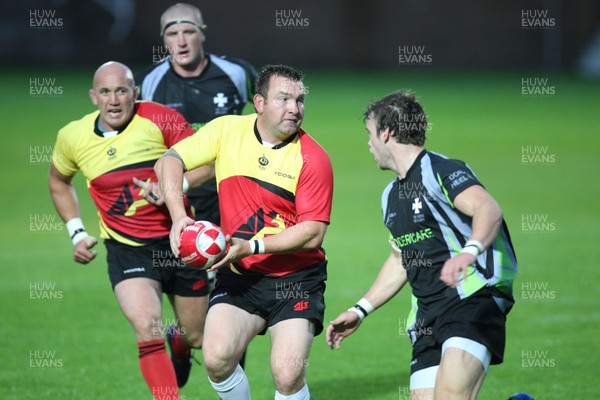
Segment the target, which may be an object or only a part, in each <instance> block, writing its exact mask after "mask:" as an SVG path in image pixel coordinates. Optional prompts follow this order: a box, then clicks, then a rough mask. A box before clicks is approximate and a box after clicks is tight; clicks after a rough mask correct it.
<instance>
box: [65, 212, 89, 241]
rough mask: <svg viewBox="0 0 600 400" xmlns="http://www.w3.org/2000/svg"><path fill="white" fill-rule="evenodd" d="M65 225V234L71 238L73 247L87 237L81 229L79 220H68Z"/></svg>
mask: <svg viewBox="0 0 600 400" xmlns="http://www.w3.org/2000/svg"><path fill="white" fill-rule="evenodd" d="M65 225H66V227H67V232H69V236H70V237H71V241H72V242H73V246H75V245H76V244H77V242H79V241H80V240H81V239H83V238H84V237H88V236H89V235H88V233H87V232H86V231H85V228H84V227H83V222H82V221H81V218H72V219H70V220H68V221H67V223H66V224H65Z"/></svg>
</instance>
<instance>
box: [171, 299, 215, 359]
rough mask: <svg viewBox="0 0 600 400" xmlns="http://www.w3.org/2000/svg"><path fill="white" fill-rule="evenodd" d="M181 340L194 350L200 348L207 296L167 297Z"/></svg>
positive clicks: (206, 308)
mask: <svg viewBox="0 0 600 400" xmlns="http://www.w3.org/2000/svg"><path fill="white" fill-rule="evenodd" d="M169 300H170V301H171V305H172V306H173V311H174V312H175V317H176V318H177V324H178V325H179V327H180V332H181V336H182V337H183V339H184V340H185V341H186V342H187V343H188V345H190V346H191V347H194V348H200V347H202V338H203V335H204V323H205V321H206V312H207V310H208V296H200V297H191V296H179V295H169Z"/></svg>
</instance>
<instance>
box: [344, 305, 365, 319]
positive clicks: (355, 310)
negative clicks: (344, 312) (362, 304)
mask: <svg viewBox="0 0 600 400" xmlns="http://www.w3.org/2000/svg"><path fill="white" fill-rule="evenodd" d="M348 311H352V312H354V313H356V315H358V318H359V319H360V320H361V321H362V320H363V319H365V317H366V315H365V314H364V313H363V312H362V311H361V310H359V309H358V308H356V307H350V308H349V309H348Z"/></svg>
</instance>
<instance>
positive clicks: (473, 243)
mask: <svg viewBox="0 0 600 400" xmlns="http://www.w3.org/2000/svg"><path fill="white" fill-rule="evenodd" d="M483 251H484V248H483V244H481V242H479V241H477V240H468V241H467V243H465V246H464V247H463V248H462V250H461V251H460V252H461V253H468V254H471V255H473V256H475V257H477V256H479V255H480V254H481V253H483Z"/></svg>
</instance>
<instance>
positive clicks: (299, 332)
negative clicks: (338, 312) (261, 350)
mask: <svg viewBox="0 0 600 400" xmlns="http://www.w3.org/2000/svg"><path fill="white" fill-rule="evenodd" d="M269 335H270V336H271V372H272V373H273V379H274V380H275V386H276V387H277V388H278V389H279V390H280V391H282V389H284V388H286V387H297V388H298V389H300V388H301V387H302V385H303V384H304V378H305V375H306V367H307V366H308V357H309V355H310V348H311V346H312V342H313V338H314V335H315V324H314V323H313V322H312V321H310V320H308V319H303V318H293V319H286V320H283V321H280V322H278V323H276V324H275V325H272V326H271V327H269Z"/></svg>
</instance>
